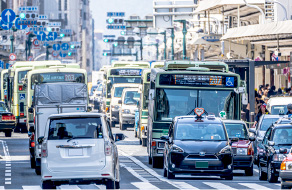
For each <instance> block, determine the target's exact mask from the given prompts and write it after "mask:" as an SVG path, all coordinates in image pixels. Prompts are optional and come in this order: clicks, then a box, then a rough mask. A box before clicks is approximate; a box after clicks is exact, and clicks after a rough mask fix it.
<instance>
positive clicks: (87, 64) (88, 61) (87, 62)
mask: <svg viewBox="0 0 292 190" xmlns="http://www.w3.org/2000/svg"><path fill="white" fill-rule="evenodd" d="M86 66H87V67H89V66H90V60H89V59H86Z"/></svg>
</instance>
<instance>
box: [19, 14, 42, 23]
mask: <svg viewBox="0 0 292 190" xmlns="http://www.w3.org/2000/svg"><path fill="white" fill-rule="evenodd" d="M19 17H20V18H21V19H22V20H21V21H20V22H19V23H18V24H19V25H37V20H38V18H39V15H38V14H37V13H20V14H19ZM24 19H25V20H24Z"/></svg>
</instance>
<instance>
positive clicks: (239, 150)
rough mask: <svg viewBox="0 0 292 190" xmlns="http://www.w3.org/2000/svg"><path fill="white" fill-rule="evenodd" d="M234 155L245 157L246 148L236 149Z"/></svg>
mask: <svg viewBox="0 0 292 190" xmlns="http://www.w3.org/2000/svg"><path fill="white" fill-rule="evenodd" d="M236 155H247V148H237V150H236Z"/></svg>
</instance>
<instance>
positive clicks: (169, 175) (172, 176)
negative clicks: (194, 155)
mask: <svg viewBox="0 0 292 190" xmlns="http://www.w3.org/2000/svg"><path fill="white" fill-rule="evenodd" d="M174 178H175V175H174V174H173V173H171V172H169V170H167V179H174Z"/></svg>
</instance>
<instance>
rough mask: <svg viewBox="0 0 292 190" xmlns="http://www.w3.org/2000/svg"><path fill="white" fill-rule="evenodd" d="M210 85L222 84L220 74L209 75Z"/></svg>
mask: <svg viewBox="0 0 292 190" xmlns="http://www.w3.org/2000/svg"><path fill="white" fill-rule="evenodd" d="M209 84H210V85H222V76H210V81H209Z"/></svg>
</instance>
